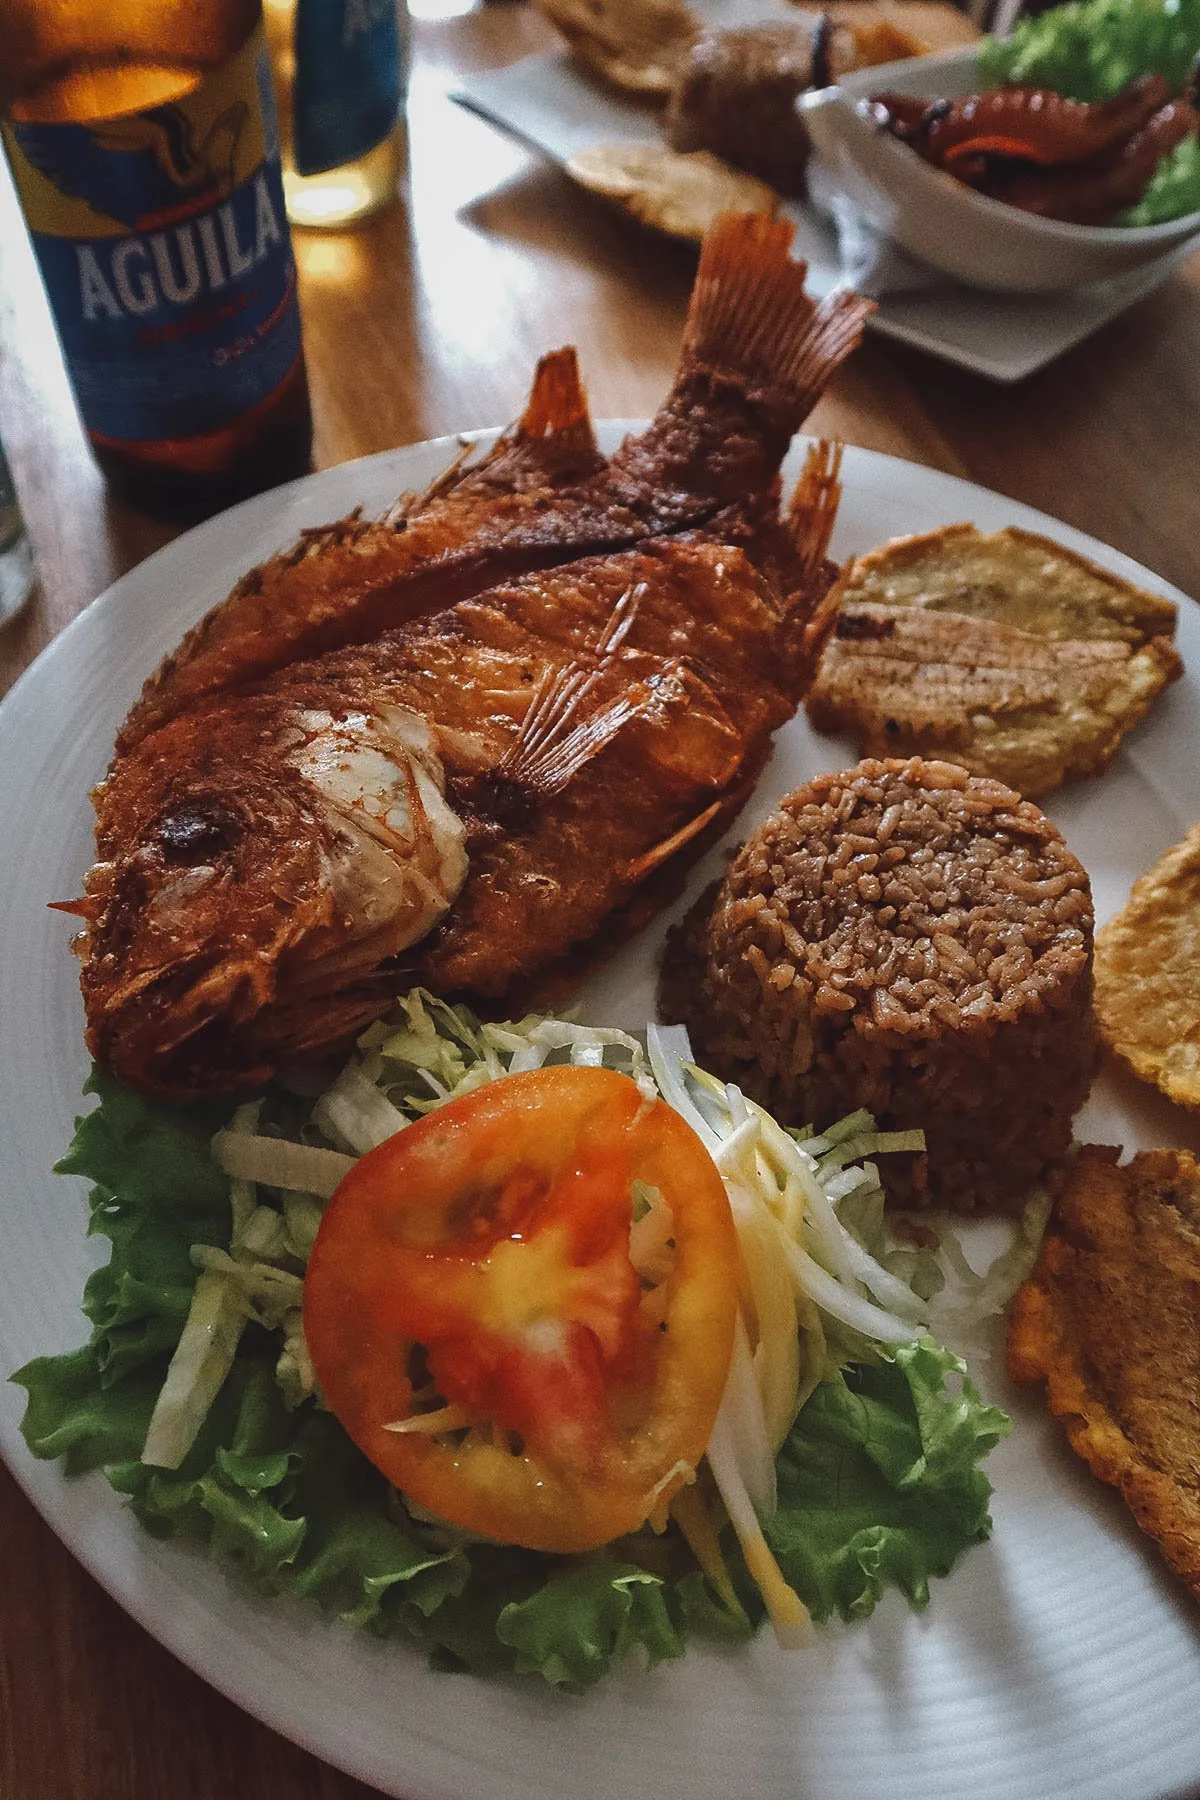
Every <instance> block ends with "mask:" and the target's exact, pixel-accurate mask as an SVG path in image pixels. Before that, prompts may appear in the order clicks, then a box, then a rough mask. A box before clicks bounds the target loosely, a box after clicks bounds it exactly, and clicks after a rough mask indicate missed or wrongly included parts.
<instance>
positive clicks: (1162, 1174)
mask: <svg viewBox="0 0 1200 1800" xmlns="http://www.w3.org/2000/svg"><path fill="white" fill-rule="evenodd" d="M1119 1155H1120V1151H1119V1150H1117V1149H1115V1148H1111V1147H1106V1146H1101V1145H1086V1146H1084V1148H1083V1149H1082V1150H1081V1151H1080V1153H1079V1157H1078V1160H1077V1162H1076V1164H1075V1167H1074V1170H1073V1172H1072V1174H1071V1175H1070V1177H1069V1179H1068V1181H1067V1185H1066V1187H1065V1189H1064V1191H1063V1192H1062V1194H1061V1195H1060V1196H1059V1199H1058V1202H1057V1205H1056V1208H1055V1213H1054V1217H1053V1219H1052V1221H1051V1225H1050V1229H1049V1231H1048V1232H1047V1235H1046V1238H1045V1240H1044V1242H1043V1245H1042V1249H1041V1252H1040V1254H1039V1256H1038V1261H1037V1264H1036V1266H1035V1267H1034V1270H1033V1273H1032V1275H1031V1276H1030V1278H1029V1280H1028V1281H1027V1282H1026V1283H1025V1285H1024V1286H1023V1287H1022V1288H1021V1289H1020V1291H1019V1293H1018V1294H1017V1297H1016V1299H1015V1300H1014V1302H1013V1306H1012V1311H1011V1314H1010V1317H1009V1327H1008V1350H1007V1363H1008V1372H1009V1374H1010V1375H1011V1377H1012V1379H1013V1380H1014V1381H1018V1382H1024V1383H1035V1382H1041V1381H1045V1383H1046V1392H1047V1399H1048V1403H1049V1407H1050V1411H1051V1412H1052V1413H1053V1414H1054V1415H1055V1417H1056V1418H1060V1419H1062V1421H1063V1423H1064V1425H1065V1427H1066V1431H1067V1436H1068V1438H1069V1439H1070V1442H1071V1445H1072V1448H1073V1449H1075V1450H1076V1451H1077V1452H1078V1454H1079V1455H1080V1456H1081V1457H1083V1459H1084V1461H1085V1462H1086V1463H1087V1464H1088V1466H1089V1467H1090V1468H1091V1470H1092V1472H1093V1474H1095V1475H1097V1476H1098V1477H1099V1479H1100V1480H1101V1481H1104V1482H1107V1483H1108V1484H1109V1485H1110V1486H1112V1487H1115V1488H1116V1489H1117V1490H1118V1492H1119V1493H1120V1495H1121V1497H1122V1499H1123V1500H1124V1501H1125V1503H1126V1505H1127V1506H1128V1507H1129V1510H1130V1511H1131V1512H1132V1514H1133V1516H1134V1518H1135V1519H1136V1520H1137V1523H1138V1525H1139V1526H1140V1527H1141V1529H1142V1530H1143V1531H1144V1532H1146V1534H1147V1535H1148V1536H1149V1537H1152V1538H1153V1539H1154V1540H1155V1542H1156V1543H1157V1544H1158V1546H1159V1548H1160V1550H1161V1551H1162V1553H1163V1555H1164V1556H1165V1557H1166V1559H1167V1562H1168V1563H1169V1564H1170V1565H1171V1567H1172V1569H1174V1570H1175V1572H1176V1574H1178V1575H1180V1576H1181V1577H1182V1579H1183V1580H1184V1581H1185V1582H1186V1583H1187V1585H1188V1587H1189V1588H1190V1589H1191V1591H1192V1594H1193V1595H1194V1596H1195V1597H1196V1599H1198V1600H1200V1331H1198V1330H1197V1321H1198V1320H1200V1162H1197V1159H1196V1158H1195V1157H1194V1156H1192V1155H1191V1154H1190V1153H1189V1152H1188V1151H1186V1150H1152V1151H1144V1152H1142V1153H1141V1154H1139V1155H1137V1156H1135V1157H1134V1158H1133V1160H1132V1162H1130V1163H1129V1164H1127V1165H1126V1166H1125V1167H1124V1168H1121V1167H1119V1166H1118V1157H1119Z"/></svg>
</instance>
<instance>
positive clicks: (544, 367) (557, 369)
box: [514, 344, 596, 450]
mask: <svg viewBox="0 0 1200 1800" xmlns="http://www.w3.org/2000/svg"><path fill="white" fill-rule="evenodd" d="M514 435H515V436H516V438H517V439H518V440H520V441H523V442H526V443H527V442H529V440H530V439H543V438H557V439H559V440H560V441H562V442H563V443H570V444H571V446H572V447H573V448H581V449H585V450H594V449H595V448H596V436H595V433H594V431H593V430H592V419H591V414H590V413H589V411H588V403H587V395H586V393H585V392H584V388H583V382H582V381H581V380H580V378H579V361H578V358H577V357H576V354H575V348H574V346H573V345H572V344H568V345H566V346H565V347H564V348H563V349H562V350H551V351H550V353H549V355H547V356H543V357H542V359H541V361H540V362H539V363H538V366H537V368H536V369H535V371H534V376H533V386H532V387H531V388H530V390H529V399H528V401H527V402H526V405H525V411H524V412H523V413H522V414H521V417H520V418H519V419H518V421H517V425H516V431H515V433H514Z"/></svg>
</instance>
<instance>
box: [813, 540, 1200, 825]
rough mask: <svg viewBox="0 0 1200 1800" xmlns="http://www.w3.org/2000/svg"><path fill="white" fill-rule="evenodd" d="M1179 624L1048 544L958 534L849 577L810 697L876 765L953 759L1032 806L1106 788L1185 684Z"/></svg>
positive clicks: (862, 563) (868, 563) (1165, 610)
mask: <svg viewBox="0 0 1200 1800" xmlns="http://www.w3.org/2000/svg"><path fill="white" fill-rule="evenodd" d="M1174 629H1175V608H1174V607H1173V606H1172V605H1171V603H1170V602H1169V601H1167V600H1162V599H1160V598H1159V597H1158V596H1157V595H1154V594H1149V593H1145V592H1143V591H1142V590H1141V589H1139V588H1135V587H1133V586H1132V585H1131V584H1130V583H1128V582H1124V581H1120V580H1119V579H1118V578H1117V577H1116V576H1114V575H1110V574H1109V573H1108V571H1107V570H1104V569H1101V568H1099V567H1098V566H1097V565H1096V564H1094V563H1091V562H1089V561H1088V560H1087V559H1086V558H1085V557H1082V556H1078V555H1076V553H1075V552H1073V551H1070V550H1066V549H1063V548H1062V547H1061V546H1060V545H1057V544H1054V543H1052V542H1051V541H1050V540H1049V539H1048V538H1044V537H1039V536H1037V535H1036V534H1035V533H1033V532H1028V531H1020V530H1017V529H1015V528H1010V529H1008V530H1006V531H999V532H996V533H995V534H993V535H992V536H985V535H984V534H983V533H981V532H979V531H978V530H976V528H975V527H974V526H973V525H951V526H948V527H946V528H944V529H943V530H941V531H934V532H928V533H926V534H924V535H922V536H920V537H910V538H898V539H896V540H895V541H894V542H892V543H890V544H885V545H884V546H883V547H882V548H881V549H879V550H875V551H872V552H871V554H870V555H868V556H865V557H863V558H861V559H860V560H859V561H858V562H857V563H856V564H855V565H854V566H853V567H852V569H851V570H850V571H849V572H848V575H847V578H846V581H845V584H844V588H843V597H842V604H841V609H840V612H839V615H838V619H837V622H836V624H835V626H834V631H833V635H832V637H831V640H830V642H829V644H828V646H827V648H826V650H825V654H824V656H823V658H822V661H821V665H820V668H819V669H818V671H817V677H816V680H815V681H814V683H813V685H812V688H811V690H810V692H809V696H808V710H809V715H810V717H811V718H812V721H813V724H814V725H816V726H817V728H818V729H819V730H824V731H842V730H845V731H850V732H852V733H853V734H854V735H855V737H856V738H857V740H858V745H859V750H860V753H861V754H863V755H866V756H898V755H919V756H926V757H945V758H948V759H949V760H951V761H953V762H957V763H961V764H962V765H963V766H964V767H965V768H967V769H970V770H971V772H972V773H973V774H976V775H991V776H994V777H996V779H998V780H1000V781H1004V782H1007V783H1008V784H1009V785H1010V786H1011V787H1015V788H1017V789H1018V790H1019V791H1020V792H1021V793H1023V794H1026V795H1036V794H1043V793H1046V792H1047V791H1048V790H1049V789H1051V788H1054V787H1057V786H1058V785H1059V784H1060V783H1061V782H1063V781H1067V780H1071V779H1074V778H1075V777H1078V776H1082V775H1096V774H1100V773H1101V772H1102V771H1103V770H1104V769H1105V768H1106V767H1107V766H1108V763H1109V762H1110V760H1111V759H1112V757H1113V756H1114V755H1115V753H1116V751H1117V749H1118V747H1119V745H1120V743H1121V741H1122V739H1123V738H1124V737H1125V735H1126V733H1127V732H1129V731H1130V730H1131V729H1132V728H1133V726H1134V725H1136V724H1137V722H1138V721H1139V720H1140V719H1141V718H1143V717H1144V716H1145V714H1146V712H1147V711H1148V709H1149V707H1150V706H1151V704H1152V702H1153V701H1154V700H1155V698H1156V697H1157V696H1158V694H1159V693H1161V691H1162V690H1163V688H1164V687H1166V686H1167V685H1168V684H1169V683H1170V682H1172V681H1174V680H1176V679H1177V678H1178V676H1179V675H1180V674H1181V673H1182V671H1183V665H1182V663H1181V661H1180V659H1179V656H1178V653H1177V652H1176V650H1175V648H1174V645H1173V643H1172V642H1171V638H1172V635H1173V633H1174Z"/></svg>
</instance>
